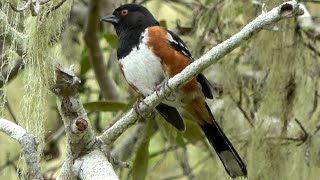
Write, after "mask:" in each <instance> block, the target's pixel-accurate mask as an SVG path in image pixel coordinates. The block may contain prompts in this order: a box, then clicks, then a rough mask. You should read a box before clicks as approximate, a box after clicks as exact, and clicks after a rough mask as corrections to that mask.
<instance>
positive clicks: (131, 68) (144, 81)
mask: <svg viewBox="0 0 320 180" xmlns="http://www.w3.org/2000/svg"><path fill="white" fill-rule="evenodd" d="M160 61H161V60H160V58H159V57H157V56H155V55H154V53H153V52H152V50H151V49H150V48H149V47H147V46H146V45H145V44H140V46H139V48H136V47H135V48H133V50H132V51H131V53H130V54H129V55H127V56H126V57H125V58H122V59H120V60H119V63H120V66H121V67H122V71H123V74H124V76H125V78H126V80H127V81H128V83H129V84H131V85H132V86H134V87H135V88H136V89H137V90H138V91H139V93H141V94H143V95H144V96H148V95H150V94H152V93H153V92H154V91H155V88H156V87H157V85H158V84H160V83H161V82H162V81H163V79H164V78H165V77H166V74H165V72H164V71H163V69H162V65H161V62H160Z"/></svg>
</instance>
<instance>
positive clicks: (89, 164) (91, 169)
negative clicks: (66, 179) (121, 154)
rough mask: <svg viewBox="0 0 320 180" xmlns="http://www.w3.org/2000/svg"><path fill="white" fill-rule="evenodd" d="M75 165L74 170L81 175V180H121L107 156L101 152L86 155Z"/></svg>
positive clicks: (96, 151)
mask: <svg viewBox="0 0 320 180" xmlns="http://www.w3.org/2000/svg"><path fill="white" fill-rule="evenodd" d="M74 164H75V165H74V170H75V171H76V172H77V174H79V178H80V179H88V180H95V179H96V180H98V179H109V180H118V179H119V178H118V176H117V175H116V173H115V172H114V170H113V167H112V165H111V164H110V162H109V161H108V159H107V158H106V156H105V154H103V152H101V151H100V150H94V151H92V152H90V153H89V154H86V155H85V156H83V157H81V158H79V159H77V160H76V161H75V163H74Z"/></svg>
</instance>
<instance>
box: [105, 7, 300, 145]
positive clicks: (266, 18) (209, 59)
mask: <svg viewBox="0 0 320 180" xmlns="http://www.w3.org/2000/svg"><path fill="white" fill-rule="evenodd" d="M301 14H303V10H302V9H301V8H300V7H299V5H298V3H297V2H296V1H288V2H286V3H283V4H281V5H280V6H278V7H276V8H274V9H272V10H271V11H269V12H266V13H263V14H261V15H260V16H258V17H257V18H255V19H254V20H253V21H252V22H250V23H249V24H247V25H246V26H245V27H244V28H243V29H242V30H241V31H240V32H238V33H237V34H235V35H234V36H232V37H230V38H229V39H227V40H226V41H224V42H222V43H221V44H219V45H217V46H216V47H214V48H212V49H211V50H210V51H208V52H207V53H206V54H205V55H203V56H202V57H201V58H199V59H198V60H196V61H194V62H193V63H192V64H190V65H189V66H188V67H186V68H185V69H184V70H183V71H182V72H181V73H179V74H177V75H176V76H174V77H173V78H170V79H169V82H168V86H169V87H170V88H166V89H164V90H163V91H162V92H160V93H153V94H152V95H150V96H148V97H146V98H145V100H144V102H145V103H141V105H140V110H141V112H147V111H149V110H151V109H152V108H154V107H155V106H156V105H157V104H159V103H160V101H161V100H162V99H163V98H164V97H165V96H167V95H169V94H170V91H171V90H170V89H173V90H174V89H177V88H179V87H181V86H183V85H184V84H186V83H187V82H188V81H189V80H191V79H192V78H194V77H195V76H196V75H197V74H199V73H201V72H202V71H203V70H204V69H206V68H208V67H209V66H210V65H212V64H213V63H215V62H217V61H218V60H219V59H221V58H222V57H223V56H225V55H227V54H228V53H229V52H231V51H232V50H234V49H235V48H237V47H238V46H240V44H241V43H242V42H244V41H245V40H247V39H249V38H250V37H252V36H253V35H254V34H255V33H257V32H258V31H260V30H261V29H263V27H264V26H266V25H270V24H272V23H275V22H278V21H279V20H281V19H286V18H291V17H295V16H298V15H301ZM137 119H138V115H137V114H136V113H135V112H134V111H133V110H132V109H131V110H130V111H129V112H128V113H127V114H126V115H125V116H124V117H123V118H121V119H120V120H119V121H118V122H117V123H115V124H114V125H113V126H112V127H111V128H109V129H108V130H107V131H105V132H104V133H103V134H102V135H101V136H100V137H99V139H100V140H101V141H103V142H104V143H106V144H111V143H112V142H113V141H115V140H116V139H117V138H118V137H119V136H120V135H121V134H122V133H123V132H124V131H125V130H126V129H127V128H128V127H130V126H131V125H132V124H134V123H135V122H136V121H137Z"/></svg>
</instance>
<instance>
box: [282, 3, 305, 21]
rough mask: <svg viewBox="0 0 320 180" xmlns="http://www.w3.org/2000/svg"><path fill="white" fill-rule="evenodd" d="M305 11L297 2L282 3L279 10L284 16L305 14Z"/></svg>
mask: <svg viewBox="0 0 320 180" xmlns="http://www.w3.org/2000/svg"><path fill="white" fill-rule="evenodd" d="M303 13H304V11H303V9H302V8H301V7H300V6H299V4H298V3H297V2H292V3H284V4H282V5H281V7H280V12H279V14H280V16H281V17H283V18H290V17H294V16H300V15H303Z"/></svg>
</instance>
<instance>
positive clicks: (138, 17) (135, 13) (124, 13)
mask: <svg viewBox="0 0 320 180" xmlns="http://www.w3.org/2000/svg"><path fill="white" fill-rule="evenodd" d="M101 20H102V21H106V22H109V23H112V24H113V25H114V27H115V29H116V31H117V34H118V36H120V35H121V33H123V32H128V31H131V30H133V31H137V30H138V31H139V30H144V29H145V28H147V27H150V26H157V25H159V23H158V21H157V20H156V19H155V18H154V17H153V16H152V14H151V13H150V12H149V10H148V9H147V8H145V7H143V6H141V5H138V4H125V5H122V6H120V7H118V8H117V9H116V10H114V11H113V13H112V15H110V16H105V17H103V18H102V19H101Z"/></svg>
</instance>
